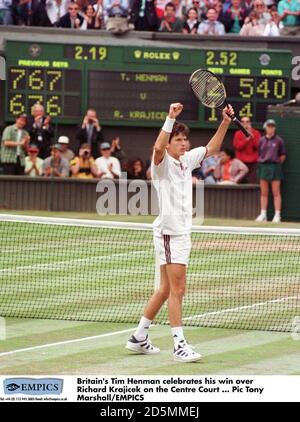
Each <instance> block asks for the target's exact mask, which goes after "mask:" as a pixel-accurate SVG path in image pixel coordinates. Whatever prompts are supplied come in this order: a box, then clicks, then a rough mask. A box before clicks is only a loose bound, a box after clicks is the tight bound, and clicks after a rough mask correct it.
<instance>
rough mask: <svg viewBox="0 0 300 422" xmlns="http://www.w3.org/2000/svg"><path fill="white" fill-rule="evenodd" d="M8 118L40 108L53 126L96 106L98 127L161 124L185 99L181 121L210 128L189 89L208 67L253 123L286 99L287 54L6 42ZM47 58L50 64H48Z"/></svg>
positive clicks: (211, 113)
mask: <svg viewBox="0 0 300 422" xmlns="http://www.w3.org/2000/svg"><path fill="white" fill-rule="evenodd" d="M6 56H7V85H6V113H5V114H6V116H5V117H6V119H7V120H13V118H14V116H16V115H17V114H19V113H22V112H26V113H30V112H31V107H32V105H33V104H34V103H36V102H39V103H42V104H44V106H45V108H46V113H47V114H49V115H51V116H52V118H53V120H54V121H57V122H61V123H77V122H78V120H79V119H81V117H82V115H83V113H84V112H85V110H86V109H87V108H89V107H90V108H95V109H96V110H97V112H98V114H99V116H100V118H101V123H102V124H104V125H105V124H107V125H110V124H112V125H124V126H125V125H128V126H129V125H139V126H156V127H158V126H160V125H161V123H162V122H163V120H164V119H165V117H166V114H167V111H168V108H169V104H170V103H172V102H177V101H179V102H182V103H183V104H184V112H183V114H182V119H183V120H184V121H186V122H187V123H188V124H189V125H191V126H194V127H214V126H216V124H217V122H218V115H217V113H216V111H215V110H214V109H204V107H203V106H202V105H200V104H199V103H198V102H197V100H196V99H195V97H194V96H193V93H192V91H191V89H190V87H189V84H188V81H189V77H190V75H191V73H192V72H193V71H194V70H196V69H197V68H207V69H209V70H211V71H213V72H214V73H217V74H218V75H219V77H220V78H221V79H222V80H223V82H224V84H225V86H226V90H227V96H228V101H229V102H230V103H231V104H233V106H234V107H235V109H236V112H237V114H238V115H239V116H240V117H243V116H246V115H247V116H250V117H251V118H252V120H253V121H254V122H255V123H256V124H260V123H262V122H263V121H264V120H265V118H266V111H267V107H268V105H269V104H277V103H281V102H284V101H287V100H288V99H289V98H290V72H291V52H290V51H282V50H280V51H268V52H264V51H254V50H253V51H243V50H239V51H233V50H221V49H214V50H212V49H210V50H203V49H201V50H200V49H198V50H197V49H174V48H170V49H166V48H153V49H151V48H140V47H113V46H90V45H62V44H49V43H39V44H33V43H28V42H24V43H23V42H13V41H8V42H7V48H6ZM49 58H51V59H49Z"/></svg>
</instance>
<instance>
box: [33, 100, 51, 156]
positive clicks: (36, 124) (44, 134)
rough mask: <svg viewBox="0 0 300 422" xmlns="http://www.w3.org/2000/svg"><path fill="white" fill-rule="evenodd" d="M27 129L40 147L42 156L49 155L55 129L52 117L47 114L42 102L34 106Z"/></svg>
mask: <svg viewBox="0 0 300 422" xmlns="http://www.w3.org/2000/svg"><path fill="white" fill-rule="evenodd" d="M27 129H28V131H29V133H30V139H31V142H32V143H33V144H35V145H38V147H39V150H40V157H41V158H43V159H44V158H46V157H48V156H49V154H50V145H51V139H52V138H53V136H54V129H53V126H52V124H51V117H50V116H46V115H45V109H44V107H43V106H42V104H39V103H36V104H34V106H33V107H32V116H30V117H29V119H28V126H27Z"/></svg>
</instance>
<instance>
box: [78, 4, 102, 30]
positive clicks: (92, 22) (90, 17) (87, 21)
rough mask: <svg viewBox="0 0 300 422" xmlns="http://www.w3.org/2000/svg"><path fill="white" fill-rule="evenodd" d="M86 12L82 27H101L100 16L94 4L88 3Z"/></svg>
mask: <svg viewBox="0 0 300 422" xmlns="http://www.w3.org/2000/svg"><path fill="white" fill-rule="evenodd" d="M84 12H85V13H84V15H83V16H84V22H83V24H82V25H81V29H100V27H101V21H100V17H99V15H97V13H96V12H95V10H94V7H93V5H92V4H88V5H87V7H86V9H84Z"/></svg>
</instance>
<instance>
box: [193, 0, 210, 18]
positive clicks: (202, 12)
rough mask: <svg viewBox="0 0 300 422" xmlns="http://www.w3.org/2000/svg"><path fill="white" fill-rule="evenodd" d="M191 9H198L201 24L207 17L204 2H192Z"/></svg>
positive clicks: (194, 0) (199, 0)
mask: <svg viewBox="0 0 300 422" xmlns="http://www.w3.org/2000/svg"><path fill="white" fill-rule="evenodd" d="M190 5H191V7H193V8H194V9H196V11H197V19H198V21H199V22H201V20H202V19H203V17H204V16H206V12H207V9H206V6H205V2H204V0H192V2H191V3H190Z"/></svg>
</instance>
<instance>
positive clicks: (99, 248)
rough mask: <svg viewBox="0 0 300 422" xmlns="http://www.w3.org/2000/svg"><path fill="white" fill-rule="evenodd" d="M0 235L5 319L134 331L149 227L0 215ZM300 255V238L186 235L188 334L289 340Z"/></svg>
mask: <svg viewBox="0 0 300 422" xmlns="http://www.w3.org/2000/svg"><path fill="white" fill-rule="evenodd" d="M0 232H1V254H0V286H1V288H0V289H1V292H0V293H1V294H0V316H2V317H7V316H9V317H22V318H45V319H48V318H49V319H50V318H51V319H52V318H53V319H67V320H83V321H107V322H133V323H134V322H137V321H138V320H139V318H140V316H141V315H142V313H143V308H144V306H145V303H146V301H147V299H148V298H149V296H150V295H151V293H152V292H153V291H154V284H155V283H154V281H155V267H156V266H155V255H154V249H153V239H152V229H151V225H146V224H134V223H132V224H128V223H115V222H107V221H106V222H105V221H90V220H75V219H74V220H73V219H59V218H43V217H26V216H13V215H0ZM299 256H300V230H291V229H290V230H285V231H283V230H280V229H277V230H275V229H274V230H272V229H269V230H268V229H255V228H253V229H250V228H238V229H237V228H224V227H195V228H193V231H192V252H191V257H190V263H189V267H188V274H187V293H186V296H185V299H184V323H185V325H196V326H210V327H224V328H239V329H260V330H274V331H292V330H293V324H295V320H297V317H298V316H299V315H300V259H299ZM156 278H157V277H156ZM167 320H168V317H167V309H166V307H164V308H163V309H162V310H161V311H160V313H159V315H158V317H157V319H156V322H157V323H166V322H167ZM298 320H299V318H298Z"/></svg>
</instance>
